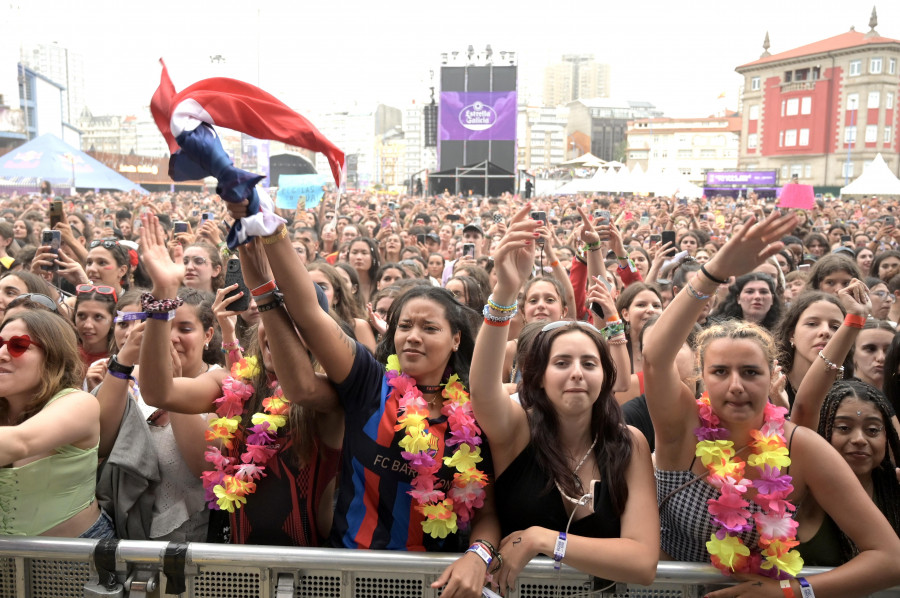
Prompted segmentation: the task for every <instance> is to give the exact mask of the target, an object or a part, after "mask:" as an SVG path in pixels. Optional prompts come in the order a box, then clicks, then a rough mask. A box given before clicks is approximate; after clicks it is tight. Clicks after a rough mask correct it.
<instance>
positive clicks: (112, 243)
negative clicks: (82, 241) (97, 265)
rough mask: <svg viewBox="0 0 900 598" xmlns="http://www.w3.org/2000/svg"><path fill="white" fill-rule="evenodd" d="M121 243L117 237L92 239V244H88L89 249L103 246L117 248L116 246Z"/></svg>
mask: <svg viewBox="0 0 900 598" xmlns="http://www.w3.org/2000/svg"><path fill="white" fill-rule="evenodd" d="M118 244H119V242H118V241H117V240H115V239H97V240H96V241H91V244H90V245H88V249H93V248H94V247H103V248H104V249H110V250H112V249H115V247H116V246H117V245H118Z"/></svg>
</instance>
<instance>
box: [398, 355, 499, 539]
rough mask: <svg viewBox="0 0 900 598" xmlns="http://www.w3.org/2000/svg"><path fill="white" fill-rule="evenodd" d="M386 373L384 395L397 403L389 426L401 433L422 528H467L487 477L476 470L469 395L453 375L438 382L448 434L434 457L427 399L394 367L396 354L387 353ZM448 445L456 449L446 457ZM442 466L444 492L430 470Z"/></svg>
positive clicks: (436, 441) (435, 533)
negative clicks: (446, 481) (446, 478)
mask: <svg viewBox="0 0 900 598" xmlns="http://www.w3.org/2000/svg"><path fill="white" fill-rule="evenodd" d="M386 375H387V384H388V386H389V387H391V389H392V390H391V394H390V395H389V398H395V399H396V400H397V404H398V405H399V410H398V412H399V415H398V417H397V425H396V426H395V429H396V430H403V431H404V432H405V435H404V436H403V438H402V439H401V440H400V448H402V449H403V452H402V453H401V454H402V455H403V458H404V459H406V462H407V463H408V464H409V468H410V469H412V470H413V471H415V472H416V477H415V478H414V479H413V481H412V487H413V489H412V490H410V491H409V495H410V496H412V497H413V499H415V500H416V502H417V503H418V507H417V508H418V509H419V511H420V512H421V513H422V514H423V515H424V516H425V519H424V520H423V521H422V530H423V531H424V532H425V533H426V534H429V535H431V537H433V538H446V537H447V535H448V534H450V533H455V532H456V531H457V530H458V529H460V528H462V529H467V528H468V526H469V523H470V522H471V520H472V514H473V512H474V511H475V509H478V508H481V507H482V506H483V505H484V487H485V486H487V483H488V478H487V475H486V474H485V473H484V472H483V471H481V470H479V469H478V463H480V462H481V461H482V457H481V447H480V446H479V445H480V444H481V429H480V428H479V427H478V424H477V423H476V422H475V417H474V416H473V414H472V406H471V404H470V403H469V393H468V392H466V388H465V386H463V384H462V382H460V380H459V376H457V375H456V374H453V375H452V376H450V378H449V379H448V380H447V382H446V383H445V384H444V385H443V387H444V389H443V391H442V393H441V394H442V396H443V397H444V399H446V401H445V402H444V406H443V408H442V409H441V413H442V414H443V415H446V416H447V429H448V431H449V435H448V437H447V440H446V445H445V449H446V450H445V451H444V455H445V456H444V457H443V459H441V460H438V459H437V456H438V455H439V454H441V452H442V451H441V446H440V445H441V442H442V438H441V437H440V436H439V435H435V434H432V433H431V431H430V424H429V422H428V415H429V410H428V403H426V402H425V399H424V398H423V396H422V391H421V390H419V388H418V387H417V386H416V381H415V380H413V379H412V378H411V377H410V376H408V375H407V374H404V373H402V372H401V371H400V360H399V359H398V358H397V356H396V355H391V356H390V357H388V360H387V366H386ZM451 446H455V447H456V450H455V451H453V454H452V455H448V454H447V452H449V450H450V447H451ZM442 464H443V465H446V466H448V467H454V468H455V469H456V472H455V473H454V474H453V483H452V486H451V488H450V490H449V491H447V492H446V493H445V492H443V491H441V490H438V489H436V488H435V484H436V482H437V476H436V475H435V474H436V473H437V471H438V470H439V469H440V468H441V465H442Z"/></svg>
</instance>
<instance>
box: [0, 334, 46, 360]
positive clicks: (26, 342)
mask: <svg viewBox="0 0 900 598" xmlns="http://www.w3.org/2000/svg"><path fill="white" fill-rule="evenodd" d="M3 345H6V350H7V351H9V355H10V357H21V356H22V355H23V354H24V353H25V351H27V350H28V347H29V346H31V345H34V346H35V347H38V348H40V349H43V347H41V344H40V343H38V342H37V341H33V340H31V337H30V336H28V335H27V334H23V335H22V336H14V337H12V338H10V339H8V340H7V339H5V338H3V337H2V336H0V347H2V346H3Z"/></svg>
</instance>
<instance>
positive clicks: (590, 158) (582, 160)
mask: <svg viewBox="0 0 900 598" xmlns="http://www.w3.org/2000/svg"><path fill="white" fill-rule="evenodd" d="M601 164H606V162H605V161H604V160H601V159H600V158H598V157H597V156H595V155H594V154H592V153H591V152H588V153H586V154H582V155H580V156H578V157H577V158H572V159H571V160H566V161H565V162H561V163H560V164H559V165H560V166H587V167H591V168H596V167H597V166H598V165H601Z"/></svg>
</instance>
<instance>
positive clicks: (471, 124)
mask: <svg viewBox="0 0 900 598" xmlns="http://www.w3.org/2000/svg"><path fill="white" fill-rule="evenodd" d="M496 122H497V113H496V112H495V111H494V109H493V108H491V107H490V106H488V105H487V104H485V103H483V102H473V103H472V104H469V105H468V106H466V107H465V108H463V109H462V110H460V112H459V124H461V125H462V126H464V127H465V128H467V129H469V130H470V131H484V130H486V129H490V128H491V127H493V126H494V124H495V123H496Z"/></svg>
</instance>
